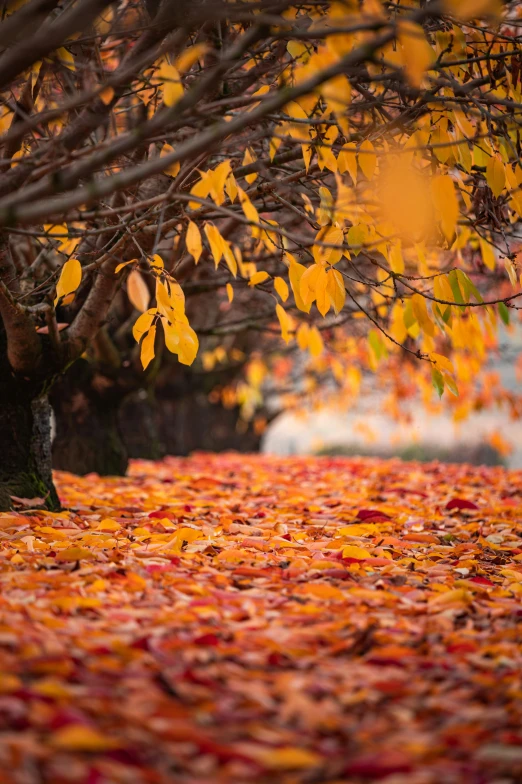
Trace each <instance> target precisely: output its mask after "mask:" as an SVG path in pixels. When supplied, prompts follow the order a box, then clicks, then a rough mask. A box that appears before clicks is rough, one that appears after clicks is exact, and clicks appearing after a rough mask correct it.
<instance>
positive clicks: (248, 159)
mask: <svg viewBox="0 0 522 784" xmlns="http://www.w3.org/2000/svg"><path fill="white" fill-rule="evenodd" d="M255 160H256V156H255V155H254V153H253V152H252V150H251V149H250V147H247V148H246V150H245V154H244V156H243V166H248V164H249V163H254V161H255ZM245 180H246V181H247V182H248V184H249V185H251V184H252V183H253V182H255V181H256V180H257V173H256V172H252V174H246V175H245Z"/></svg>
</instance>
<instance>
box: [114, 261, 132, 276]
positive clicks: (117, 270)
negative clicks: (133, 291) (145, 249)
mask: <svg viewBox="0 0 522 784" xmlns="http://www.w3.org/2000/svg"><path fill="white" fill-rule="evenodd" d="M137 261H138V259H131V260H130V261H122V263H121V264H118V266H117V267H116V269H115V270H114V273H115V274H116V273H117V272H120V270H122V269H123V268H124V267H126V266H127V264H135V263H136V262H137Z"/></svg>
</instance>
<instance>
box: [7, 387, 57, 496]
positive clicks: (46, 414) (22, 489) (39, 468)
mask: <svg viewBox="0 0 522 784" xmlns="http://www.w3.org/2000/svg"><path fill="white" fill-rule="evenodd" d="M50 413H51V409H50V406H49V403H48V401H47V398H46V396H45V395H44V394H43V393H41V394H38V393H37V391H36V390H35V388H34V387H33V386H32V385H31V384H28V383H27V382H25V381H16V380H14V379H9V380H8V381H7V383H6V382H5V381H4V382H3V383H2V384H1V385H0V444H1V445H2V457H1V460H0V509H2V510H6V509H10V508H11V507H12V506H13V498H15V499H16V498H39V499H43V505H44V506H45V507H46V508H47V509H50V510H54V511H56V510H58V509H59V508H60V502H59V500H58V495H57V493H56V490H55V488H54V485H53V481H52V472H51V438H50V436H51V420H50ZM15 503H16V501H15ZM40 505H42V504H41V502H38V501H36V502H35V506H40Z"/></svg>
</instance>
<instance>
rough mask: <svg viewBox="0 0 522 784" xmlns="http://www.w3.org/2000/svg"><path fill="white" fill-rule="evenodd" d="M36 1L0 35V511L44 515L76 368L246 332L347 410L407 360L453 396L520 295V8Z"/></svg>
mask: <svg viewBox="0 0 522 784" xmlns="http://www.w3.org/2000/svg"><path fill="white" fill-rule="evenodd" d="M51 5H52V6H53V9H52V10H50V9H49V8H48V6H47V4H46V3H42V2H41V0H30V2H29V3H28V4H26V5H22V6H21V7H20V8H18V7H16V6H15V5H14V4H7V5H6V9H5V18H4V19H3V21H2V23H1V24H0V50H1V51H0V90H2V91H3V92H2V95H3V109H2V114H1V117H0V125H1V131H2V135H1V137H0V143H1V144H3V150H4V158H3V159H2V162H1V170H0V191H1V194H2V195H1V198H0V227H1V230H2V231H1V237H0V240H1V242H0V256H1V259H0V261H1V263H0V284H1V285H0V316H1V320H2V330H1V341H0V354H1V361H2V368H3V370H2V378H3V379H4V380H3V381H2V382H1V384H0V398H1V401H2V405H1V406H0V420H1V421H0V433H1V434H2V437H3V439H4V440H5V441H7V442H9V443H15V442H16V443H17V444H18V447H17V448H16V449H14V448H13V449H11V450H10V452H9V454H8V455H6V461H5V464H6V468H4V469H3V472H2V474H1V476H0V504H1V505H3V506H4V507H6V508H8V507H9V505H10V503H11V501H10V499H11V497H12V496H22V497H43V498H46V499H47V500H46V503H47V505H48V506H56V503H57V501H56V495H55V494H54V491H53V490H52V485H51V480H50V465H49V460H48V454H49V442H48V435H45V433H46V432H48V428H47V430H46V427H47V426H46V425H45V419H46V416H48V415H47V414H45V410H46V409H45V400H46V396H47V393H48V392H49V389H50V388H51V387H52V385H53V383H54V382H55V381H56V379H57V377H58V376H59V375H60V374H61V373H63V371H64V369H66V368H69V367H71V365H72V363H74V362H75V361H76V360H77V359H78V357H80V356H82V355H84V356H86V357H87V358H88V359H90V360H93V361H94V360H95V361H97V362H98V361H100V357H102V360H103V362H106V361H107V358H110V362H111V363H112V367H113V370H114V369H116V370H120V371H121V373H122V374H123V371H124V368H125V367H127V366H128V364H129V363H133V362H135V360H136V356H137V355H138V356H139V359H140V361H141V365H142V367H143V368H144V369H145V370H146V372H147V371H148V372H153V370H152V371H151V368H152V369H154V367H155V363H156V365H158V364H159V363H161V362H162V361H163V360H162V359H161V355H162V352H163V349H165V351H166V352H170V353H172V354H173V355H174V356H175V357H176V358H177V361H179V363H180V364H181V365H185V366H194V367H196V368H197V367H201V365H202V364H204V363H205V362H206V363H207V364H208V363H211V362H213V361H215V360H216V358H217V357H218V355H221V356H222V355H223V352H224V355H225V356H226V357H228V356H229V355H230V354H231V352H232V349H233V341H234V339H235V337H237V336H238V335H240V334H242V333H248V332H253V333H254V334H258V335H260V341H259V344H258V345H257V346H256V348H257V349H258V350H259V352H260V353H261V354H263V355H266V354H271V353H273V351H274V348H273V344H274V341H275V339H276V337H277V342H278V346H279V351H280V352H281V354H282V355H283V356H287V353H288V352H290V351H294V349H297V351H298V352H300V354H301V358H299V359H298V360H296V363H297V365H298V366H300V367H304V366H306V367H309V368H310V375H311V377H312V378H317V377H319V376H320V377H326V378H327V380H328V381H329V382H330V383H335V384H336V385H337V386H338V388H339V389H340V390H341V392H343V393H344V394H345V395H347V394H350V390H352V389H353V388H354V386H356V384H355V383H354V377H355V376H356V375H357V374H358V373H359V374H360V373H361V372H364V371H365V370H367V369H370V370H372V371H377V372H379V374H380V375H381V377H382V378H384V377H386V373H387V370H386V368H387V362H388V359H390V358H391V359H392V360H394V359H395V358H399V360H400V359H401V358H403V357H404V356H409V357H412V358H415V360H419V361H421V362H422V363H423V367H424V368H425V370H424V371H422V373H423V377H422V386H423V389H422V391H424V383H425V379H426V377H428V378H429V384H430V385H433V386H434V387H435V390H436V391H437V392H438V394H439V395H442V394H443V393H444V392H445V391H447V392H448V393H449V394H450V395H457V394H458V392H459V390H461V389H462V390H464V395H466V390H467V387H468V386H469V381H470V379H476V378H478V377H479V376H480V373H481V371H482V369H483V367H484V364H485V362H486V361H487V357H488V352H489V351H490V350H491V349H492V348H494V347H495V342H496V335H497V332H498V328H499V326H500V325H501V324H502V323H504V324H506V325H507V324H509V323H510V320H512V319H513V317H514V316H516V311H517V308H518V306H517V300H518V297H519V296H520V290H519V288H520V286H519V277H520V271H519V256H518V243H519V239H518V235H517V230H518V229H517V226H518V224H519V222H520V218H521V216H522V201H521V196H520V187H521V184H522V168H521V165H520V138H519V137H520V130H519V123H520V113H521V108H522V96H521V83H520V69H521V59H520V58H521V54H520V35H519V24H520V4H519V3H515V2H508V3H500V2H499V1H497V0H467V1H466V2H460V0H459V1H458V2H457V0H442V1H441V2H440V3H424V2H416V1H414V2H408V3H407V4H406V5H404V4H399V5H397V4H396V3H391V2H386V1H384V2H381V1H380V0H365V1H364V2H362V3H359V2H358V0H357V1H356V0H346V2H325V1H324V0H316V1H313V2H310V3H307V4H301V3H292V2H286V1H282V0H273V2H271V1H270V0H262V2H260V3H258V4H251V3H246V4H245V3H243V2H239V1H238V2H236V1H235V0H234V1H233V2H220V0H212V2H201V1H200V0H194V1H193V2H187V0H163V2H159V3H156V2H154V0H150V1H149V2H147V3H144V2H141V0H136V1H135V2H115V3H112V4H110V3H107V2H105V0H77V2H75V3H73V4H72V6H71V7H67V8H65V7H64V8H62V7H61V6H60V5H59V4H58V6H57V7H56V8H54V4H53V3H51ZM2 42H3V43H2ZM2 46H3V49H2V48H1V47H2ZM125 335H129V336H131V337H132V340H133V342H134V352H131V353H132V356H130V357H128V356H126V355H123V356H122V355H121V354H119V353H118V350H116V351H115V350H114V346H112V347H111V342H114V340H121V339H122V336H123V337H124V336H125ZM280 338H282V340H280ZM200 341H205V346H204V347H203V349H202V350H201V351H200ZM116 348H118V347H117V346H116ZM247 355H248V352H247ZM247 358H248V356H247ZM245 364H246V363H245ZM248 386H249V385H248V384H246V385H244V386H243V391H244V393H245V394H244V396H245V397H246V398H248V399H247V401H246V402H247V408H248V409H252V408H253V407H255V406H253V401H254V402H255V401H256V400H257V398H258V396H259V395H258V393H259V390H256V389H252V388H251V387H250V388H248ZM237 402H240V400H239V396H238V401H237ZM38 423H40V424H38Z"/></svg>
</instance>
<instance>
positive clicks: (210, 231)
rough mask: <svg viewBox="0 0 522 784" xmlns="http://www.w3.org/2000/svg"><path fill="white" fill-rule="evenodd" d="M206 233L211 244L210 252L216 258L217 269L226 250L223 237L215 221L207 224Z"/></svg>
mask: <svg viewBox="0 0 522 784" xmlns="http://www.w3.org/2000/svg"><path fill="white" fill-rule="evenodd" d="M205 235H206V237H207V240H208V243H209V245H210V252H211V253H212V256H213V258H214V263H215V265H216V269H217V268H218V265H219V262H220V261H221V258H222V256H223V251H224V240H223V237H222V236H221V234H220V233H219V229H218V228H217V226H214V224H213V223H207V224H206V225H205Z"/></svg>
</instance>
